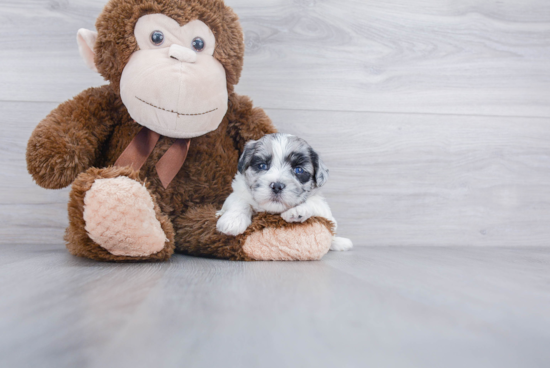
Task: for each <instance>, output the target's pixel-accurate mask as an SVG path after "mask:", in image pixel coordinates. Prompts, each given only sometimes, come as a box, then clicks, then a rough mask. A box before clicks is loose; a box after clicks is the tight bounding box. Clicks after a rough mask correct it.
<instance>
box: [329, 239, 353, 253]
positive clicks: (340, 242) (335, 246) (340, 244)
mask: <svg viewBox="0 0 550 368" xmlns="http://www.w3.org/2000/svg"><path fill="white" fill-rule="evenodd" d="M351 248H353V243H352V242H351V240H349V239H346V238H339V237H337V236H335V237H334V238H332V243H331V244H330V250H335V251H339V252H345V251H347V250H350V249H351Z"/></svg>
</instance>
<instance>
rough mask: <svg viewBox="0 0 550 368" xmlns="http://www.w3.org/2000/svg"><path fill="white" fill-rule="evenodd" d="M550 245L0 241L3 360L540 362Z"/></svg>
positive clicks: (545, 358) (104, 363) (549, 322)
mask: <svg viewBox="0 0 550 368" xmlns="http://www.w3.org/2000/svg"><path fill="white" fill-rule="evenodd" d="M549 305H550V248H548V247H546V248H521V249H512V248H504V247H501V248H486V247H478V248H456V247H446V248H443V247H441V248H433V247H360V248H357V249H355V250H354V251H352V252H348V253H330V254H329V255H327V256H326V257H325V258H324V259H323V260H322V261H320V262H304V263H292V262H291V263H285V262H273V263H269V262H257V263H241V262H228V261H219V260H208V259H200V258H191V257H185V256H176V257H174V258H173V259H172V260H171V261H170V262H169V263H163V264H132V265H123V264H104V263H98V262H92V261H88V260H85V259H79V258H75V257H72V256H70V255H68V254H67V252H66V251H65V249H63V247H62V246H61V245H59V246H47V245H43V244H39V245H19V246H4V247H3V249H2V257H0V366H1V367H6V368H7V367H10V368H12V367H55V368H63V367H118V368H125V367H129V368H137V367H167V368H168V367H208V368H211V367H274V368H280V367H288V368H292V367H331V368H334V367H483V368H487V367H498V368H503V367H518V368H519V367H521V368H525V367H531V368H532V367H541V368H542V367H548V366H550V350H549V349H548V346H550V308H549Z"/></svg>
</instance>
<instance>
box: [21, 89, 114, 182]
mask: <svg viewBox="0 0 550 368" xmlns="http://www.w3.org/2000/svg"><path fill="white" fill-rule="evenodd" d="M116 101H117V97H116V95H115V93H114V92H113V90H112V89H111V87H110V86H103V87H99V88H90V89H87V90H85V91H84V92H82V93H80V94H79V95H78V96H76V97H75V98H73V99H72V100H69V101H67V102H64V103H62V104H61V105H59V106H58V107H57V108H56V109H55V110H53V111H52V112H51V113H50V114H49V115H48V116H47V117H46V118H45V119H44V120H42V121H41V122H40V123H39V124H38V126H37V127H36V128H35V129H34V131H33V133H32V135H31V137H30V139H29V142H28V144H27V170H28V171H29V173H30V174H31V175H32V177H33V178H34V180H35V181H36V183H37V184H38V185H40V186H42V187H44V188H48V189H60V188H63V187H66V186H68V185H70V184H71V183H72V182H73V181H74V179H75V178H76V177H77V176H78V174H80V173H81V172H84V171H86V170H87V169H88V168H90V167H92V166H94V164H95V162H96V159H97V157H98V155H99V153H100V151H101V146H102V145H103V143H104V142H105V141H106V139H107V138H108V137H109V135H110V134H111V132H112V129H113V125H114V119H113V115H116V114H114V113H113V109H114V107H115V104H116Z"/></svg>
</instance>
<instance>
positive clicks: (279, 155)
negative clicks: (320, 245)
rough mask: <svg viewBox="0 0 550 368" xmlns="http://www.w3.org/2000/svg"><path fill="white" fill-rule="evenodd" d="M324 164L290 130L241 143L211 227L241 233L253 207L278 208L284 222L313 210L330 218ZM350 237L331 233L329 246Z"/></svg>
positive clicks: (340, 246) (342, 244)
mask: <svg viewBox="0 0 550 368" xmlns="http://www.w3.org/2000/svg"><path fill="white" fill-rule="evenodd" d="M327 179H328V169H327V168H326V166H325V165H324V164H323V162H322V161H321V159H320V158H319V155H318V154H317V153H316V152H315V151H314V150H313V149H312V148H311V146H310V145H309V144H308V143H307V142H306V141H305V140H303V139H301V138H298V137H295V136H293V135H290V134H281V133H276V134H269V135H266V136H264V137H263V138H261V139H259V140H257V141H249V142H248V143H246V146H245V148H244V152H243V154H242V156H241V158H240V159H239V167H238V172H237V175H235V179H234V180H233V184H232V187H233V193H232V194H231V195H230V196H229V197H228V198H227V199H226V200H225V203H224V204H223V207H222V209H221V210H220V211H218V213H217V215H218V217H219V219H218V223H217V226H216V228H217V229H218V231H220V232H222V233H224V234H228V235H239V234H242V233H243V232H244V231H245V230H246V228H247V227H248V226H249V225H250V224H251V222H252V215H253V214H254V213H257V212H268V213H275V214H281V217H282V218H283V219H284V220H285V221H287V222H304V221H306V220H307V219H308V218H310V217H313V216H319V217H324V218H326V219H328V220H330V221H332V222H333V223H334V228H333V230H334V232H336V220H335V219H334V217H333V216H332V212H331V211H330V207H329V206H328V204H327V202H326V201H325V199H324V198H323V197H322V196H321V194H320V193H319V188H320V187H322V186H323V185H324V184H325V183H326V181H327ZM352 247H353V245H352V243H351V241H350V240H349V239H345V238H339V237H334V238H333V239H332V244H331V247H330V249H331V250H339V251H343V250H349V249H351V248H352Z"/></svg>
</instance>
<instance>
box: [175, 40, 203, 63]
mask: <svg viewBox="0 0 550 368" xmlns="http://www.w3.org/2000/svg"><path fill="white" fill-rule="evenodd" d="M168 54H169V55H170V57H171V58H172V59H176V60H179V61H181V62H186V63H194V62H195V61H197V53H196V52H195V51H193V50H191V49H189V48H187V47H183V46H180V45H176V44H173V45H172V46H170V49H169V50H168Z"/></svg>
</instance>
